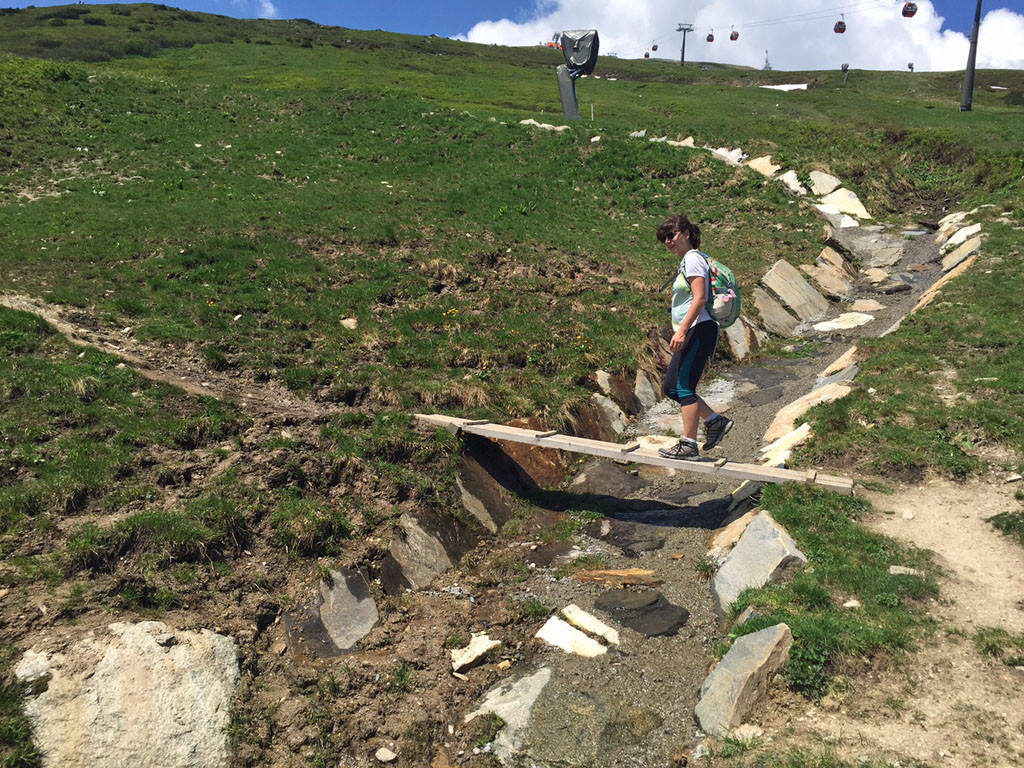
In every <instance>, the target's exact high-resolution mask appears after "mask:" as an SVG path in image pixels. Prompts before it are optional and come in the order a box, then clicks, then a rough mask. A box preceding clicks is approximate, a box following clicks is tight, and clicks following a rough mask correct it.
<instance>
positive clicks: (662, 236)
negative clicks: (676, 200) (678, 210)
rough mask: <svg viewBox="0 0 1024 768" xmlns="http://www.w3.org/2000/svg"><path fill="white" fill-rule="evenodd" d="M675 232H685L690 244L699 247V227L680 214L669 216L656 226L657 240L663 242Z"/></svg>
mask: <svg viewBox="0 0 1024 768" xmlns="http://www.w3.org/2000/svg"><path fill="white" fill-rule="evenodd" d="M676 232H685V233H686V236H687V237H688V238H690V245H692V246H693V247H694V248H700V227H698V226H697V225H696V224H694V223H693V222H692V221H690V220H689V219H688V218H686V217H685V216H683V215H682V214H678V215H677V216H669V217H668V218H667V219H665V220H664V221H663V222H661V225H660V226H659V227H658V242H661V243H664V242H665V241H666V240H668V239H670V238H672V237H674V236H675V234H676Z"/></svg>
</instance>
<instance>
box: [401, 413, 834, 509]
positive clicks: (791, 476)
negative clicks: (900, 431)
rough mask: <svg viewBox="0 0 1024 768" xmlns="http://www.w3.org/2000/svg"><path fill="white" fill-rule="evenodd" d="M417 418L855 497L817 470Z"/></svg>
mask: <svg viewBox="0 0 1024 768" xmlns="http://www.w3.org/2000/svg"><path fill="white" fill-rule="evenodd" d="M416 418H417V419H418V420H419V421H421V422H423V423H427V424H431V425H433V426H444V427H448V428H449V429H454V430H460V429H461V430H462V431H464V432H467V433H469V434H473V435H480V436H482V437H490V438H493V439H495V440H512V441H514V442H520V443H532V444H534V445H542V446H544V447H545V448H557V449H559V450H563V451H571V452H574V453H585V454H589V455H591V456H601V457H603V458H606V459H621V458H622V456H623V454H624V453H628V454H629V459H630V461H633V462H637V463H639V464H651V465H654V466H659V467H669V468H670V469H677V470H680V471H683V472H693V473H695V474H709V475H719V476H721V477H728V478H736V479H739V480H749V481H751V482H759V483H785V482H797V483H814V484H815V485H820V486H822V487H823V488H827V489H829V490H831V491H836V492H838V493H845V494H850V493H853V480H852V479H850V478H848V477H840V476H837V475H826V474H822V473H820V472H817V471H815V470H811V472H813V475H812V474H811V473H809V472H808V471H807V470H796V469H785V468H782V467H766V466H761V465H758V464H741V463H739V462H736V461H729V460H728V459H721V458H719V459H712V458H707V459H692V460H680V459H667V458H665V457H664V456H661V455H660V454H658V452H657V450H655V449H654V448H643V447H640V446H639V445H638V446H637V447H635V448H634V447H633V446H634V444H633V443H630V444H628V445H621V444H619V443H608V442H605V441H603V440H591V439H589V438H585V437H575V436H573V435H563V434H559V433H552V432H538V431H536V430H532V429H522V428H520V427H509V426H505V425H504V424H494V423H492V422H488V421H470V420H469V419H459V418H455V417H451V416H442V415H437V414H417V415H416Z"/></svg>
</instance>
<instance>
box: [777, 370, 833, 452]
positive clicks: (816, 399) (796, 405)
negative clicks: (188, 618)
mask: <svg viewBox="0 0 1024 768" xmlns="http://www.w3.org/2000/svg"><path fill="white" fill-rule="evenodd" d="M852 389H853V388H852V387H851V386H850V385H849V384H846V383H843V382H839V383H835V384H829V385H828V386H825V387H821V388H819V389H815V390H813V391H812V392H808V393H807V394H806V395H804V396H803V397H801V398H799V399H798V400H794V401H793V402H792V403H790V404H789V405H787V406H786V407H784V408H782V409H781V410H780V411H779V412H778V413H777V414H775V420H774V421H772V423H771V425H770V426H769V427H768V429H767V430H766V431H765V433H764V438H762V439H763V440H764V442H766V443H770V442H772V441H773V440H778V439H779V438H780V437H782V436H783V435H785V434H786V433H787V432H792V431H793V429H794V427H795V426H796V425H795V423H794V422H796V420H797V419H798V418H800V417H801V416H803V415H804V414H805V413H806V412H807V411H809V410H810V409H811V408H813V407H814V406H816V405H818V404H819V403H828V402H831V401H832V400H838V399H839V398H841V397H846V396H847V395H848V394H850V392H851V391H852Z"/></svg>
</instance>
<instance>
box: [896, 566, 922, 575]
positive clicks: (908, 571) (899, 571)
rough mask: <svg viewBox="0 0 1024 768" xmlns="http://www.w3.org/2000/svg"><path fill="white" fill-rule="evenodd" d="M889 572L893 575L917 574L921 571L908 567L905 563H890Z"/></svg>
mask: <svg viewBox="0 0 1024 768" xmlns="http://www.w3.org/2000/svg"><path fill="white" fill-rule="evenodd" d="M889 573H890V574H891V575H893V576H917V575H919V571H918V570H917V569H916V568H908V567H907V566H905V565H890V566H889Z"/></svg>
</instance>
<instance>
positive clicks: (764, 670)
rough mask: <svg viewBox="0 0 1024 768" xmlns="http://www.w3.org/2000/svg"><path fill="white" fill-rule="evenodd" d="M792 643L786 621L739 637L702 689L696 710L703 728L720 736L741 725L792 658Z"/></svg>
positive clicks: (695, 712) (698, 720) (726, 734)
mask: <svg viewBox="0 0 1024 768" xmlns="http://www.w3.org/2000/svg"><path fill="white" fill-rule="evenodd" d="M792 644H793V633H792V632H791V631H790V629H789V627H788V626H786V625H785V624H776V625H775V626H774V627H767V628H766V629H762V630H761V631H760V632H752V633H751V634H749V635H744V636H743V637H740V638H738V639H737V640H736V642H734V643H733V644H732V648H730V649H729V652H728V653H727V654H725V658H723V659H722V660H721V661H720V662H719V663H718V666H717V667H715V669H714V671H712V673H711V674H710V675H708V677H707V679H706V680H705V681H704V684H703V685H702V686H701V688H700V701H699V702H697V706H696V708H695V709H694V714H695V715H696V717H697V722H698V723H700V727H701V728H703V729H704V731H705V732H706V733H709V734H711V735H712V736H716V737H719V738H721V737H725V736H728V735H729V733H730V731H732V730H733V729H734V728H736V727H738V726H740V725H741V724H742V723H743V721H744V720H745V719H747V717H749V716H750V713H751V712H753V711H754V707H756V706H757V704H758V702H759V701H760V700H761V699H762V698H763V697H764V695H765V693H766V692H767V690H768V684H769V683H770V682H771V679H772V677H774V676H775V674H776V672H778V671H779V670H781V669H782V668H783V666H785V664H786V662H787V661H789V649H790V646H792Z"/></svg>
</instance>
